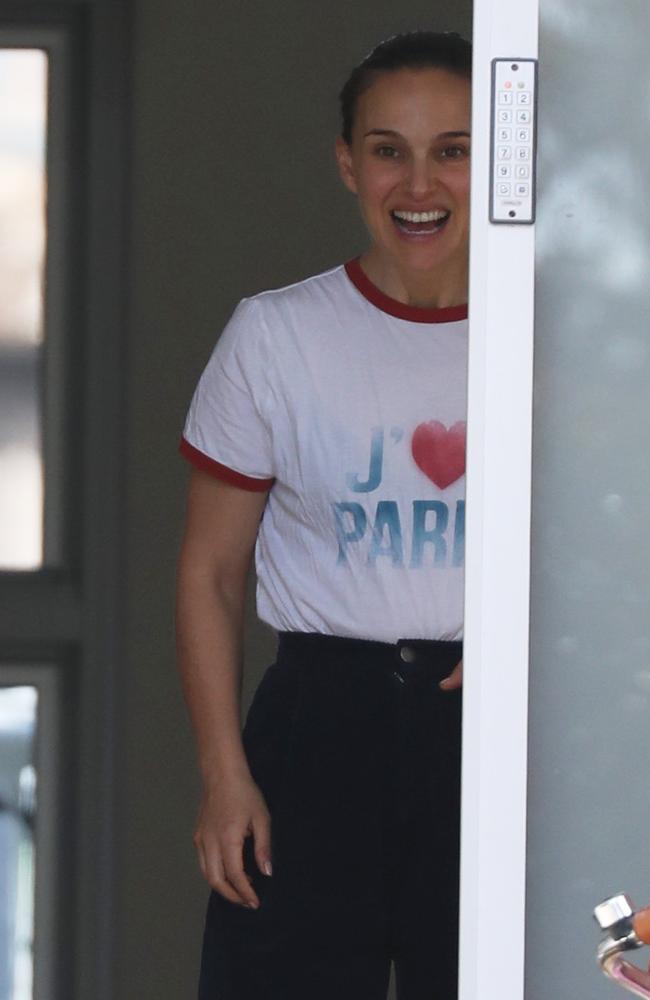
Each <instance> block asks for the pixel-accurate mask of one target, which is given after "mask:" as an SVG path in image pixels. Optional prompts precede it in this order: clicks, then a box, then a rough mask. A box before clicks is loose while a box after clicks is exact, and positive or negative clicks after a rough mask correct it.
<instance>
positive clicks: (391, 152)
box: [376, 146, 399, 160]
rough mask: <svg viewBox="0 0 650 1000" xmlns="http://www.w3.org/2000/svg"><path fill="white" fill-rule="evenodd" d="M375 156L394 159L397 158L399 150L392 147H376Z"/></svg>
mask: <svg viewBox="0 0 650 1000" xmlns="http://www.w3.org/2000/svg"><path fill="white" fill-rule="evenodd" d="M376 152H377V156H381V157H382V158H383V159H389V160H390V159H395V158H396V157H397V156H399V150H398V149H395V147H394V146H378V147H377V150H376Z"/></svg>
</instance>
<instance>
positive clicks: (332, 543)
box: [177, 32, 471, 1000]
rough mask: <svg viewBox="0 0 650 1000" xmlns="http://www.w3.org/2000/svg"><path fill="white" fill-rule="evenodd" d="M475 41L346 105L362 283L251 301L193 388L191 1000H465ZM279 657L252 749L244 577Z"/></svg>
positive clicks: (393, 47) (378, 55)
mask: <svg viewBox="0 0 650 1000" xmlns="http://www.w3.org/2000/svg"><path fill="white" fill-rule="evenodd" d="M470 66H471V55H470V46H469V43H467V42H466V41H464V40H463V39H461V38H460V37H459V36H457V35H453V34H442V35H439V34H434V33H430V32H414V33H411V34H408V35H402V36H396V37H393V38H391V39H389V40H388V41H386V42H384V43H382V44H381V45H379V46H378V47H377V48H376V49H375V50H374V51H373V52H372V53H371V54H370V55H369V56H368V57H366V59H365V60H364V61H363V62H362V63H361V64H360V66H359V67H357V68H356V69H355V70H354V71H353V73H352V74H351V77H350V79H349V80H348V82H347V84H346V85H345V87H344V88H343V90H342V92H341V109H342V115H343V127H342V134H341V136H340V137H339V138H338V140H337V143H336V156H337V161H338V166H339V170H340V174H341V177H342V180H343V183H344V184H345V185H346V187H347V188H349V190H350V191H352V192H353V193H354V194H355V195H356V196H357V199H358V203H359V208H360V210H361V213H362V215H363V218H364V220H365V223H366V226H367V228H368V232H369V234H370V246H369V248H368V250H367V251H366V252H365V253H363V254H362V255H361V257H360V258H359V259H357V260H355V261H351V262H348V263H347V264H346V265H345V266H340V267H336V268H333V269H332V270H330V271H327V272H325V273H324V274H320V275H316V276H315V277H312V278H308V279H306V280H305V281H301V282H298V283H297V284H295V285H291V286H289V287H288V288H283V289H279V290H274V291H269V292H263V293H261V294H259V295H255V296H253V297H251V298H249V299H244V300H243V301H242V302H240V304H239V305H238V306H237V308H236V310H235V312H234V315H233V317H232V319H231V320H230V322H229V323H228V325H227V327H226V329H225V330H224V332H223V334H222V336H221V338H220V340H219V343H218V345H217V347H216V348H215V351H214V353H213V355H212V357H211V359H210V361H209V363H208V365H207V368H206V370H205V371H204V373H203V375H202V377H201V380H200V382H199V385H198V387H197V389H196V392H195V395H194V398H193V400H192V404H191V407H190V412H189V415H188V418H187V422H186V425H185V431H184V437H183V442H182V445H181V450H182V452H183V454H184V455H185V456H186V457H187V458H188V459H189V460H190V461H191V462H192V463H193V465H194V467H195V468H194V469H193V470H192V476H191V482H190V488H189V499H188V511H187V524H186V531H185V536H184V541H183V545H182V551H181V557H180V564H179V587H178V615H177V617H178V640H179V665H180V670H181V674H182V678H183V684H184V690H185V695H186V699H187V702H188V705H189V709H190V714H191V717H192V722H193V726H194V729H195V733H196V739H197V744H198V757H199V763H200V768H201V772H202V776H203V781H204V792H203V798H202V803H201V809H200V813H199V818H198V822H197V827H196V832H195V844H196V847H197V851H198V855H199V861H200V865H201V868H202V871H203V874H204V876H205V878H206V879H207V881H208V883H209V884H210V886H211V887H212V890H213V891H212V893H211V896H210V902H209V907H208V914H207V919H206V928H205V936H204V945H203V958H202V967H201V984H200V991H199V995H200V998H201V1000H266V998H268V1000H294V998H296V1000H297V998H300V1000H326V998H327V1000H331V998H333V997H336V998H343V1000H348V998H349V1000H380V998H382V1000H383V998H384V997H385V996H386V990H387V984H388V976H389V967H390V962H391V960H393V961H394V962H395V970H396V981H397V989H398V996H399V998H400V1000H424V998H434V997H436V998H440V1000H451V998H453V997H454V996H455V994H456V962H457V926H456V925H457V894H458V817H459V747H460V707H461V705H460V683H461V655H462V645H461V641H460V637H461V634H462V596H463V594H462V588H463V565H462V564H463V542H464V461H465V455H464V445H465V406H466V400H465V392H466V386H465V382H466V347H467V343H466V340H467V323H466V317H467V308H466V302H467V281H468V274H467V269H468V223H469V148H470V136H469V131H470V83H469V77H470ZM254 549H255V555H256V569H257V577H258V590H257V605H258V614H259V616H260V617H261V618H262V620H264V621H266V622H268V623H269V624H270V625H271V626H273V627H274V628H275V629H276V630H277V631H278V633H279V646H278V656H277V661H276V663H275V664H274V665H273V666H271V667H270V668H269V669H268V670H267V672H266V674H265V675H264V677H263V679H262V681H261V683H260V685H259V687H258V689H257V691H256V694H255V697H254V700H253V703H252V705H251V708H250V710H249V713H248V716H247V720H246V725H245V727H244V733H243V735H242V734H240V724H239V697H240V684H241V661H242V620H243V607H244V593H245V586H246V578H247V574H248V571H249V565H250V561H251V557H252V553H253V550H254Z"/></svg>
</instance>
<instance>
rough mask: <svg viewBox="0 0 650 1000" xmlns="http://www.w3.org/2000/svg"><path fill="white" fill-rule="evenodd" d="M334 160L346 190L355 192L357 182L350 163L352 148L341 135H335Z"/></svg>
mask: <svg viewBox="0 0 650 1000" xmlns="http://www.w3.org/2000/svg"><path fill="white" fill-rule="evenodd" d="M336 162H337V164H338V168H339V174H340V176H341V180H342V181H343V183H344V184H345V186H346V188H347V189H348V191H352V193H353V194H356V193H357V182H356V178H355V176H354V167H353V165H352V150H351V149H350V147H349V146H348V144H347V142H346V141H345V139H344V138H343V136H341V135H339V136H337V137H336Z"/></svg>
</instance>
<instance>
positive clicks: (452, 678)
mask: <svg viewBox="0 0 650 1000" xmlns="http://www.w3.org/2000/svg"><path fill="white" fill-rule="evenodd" d="M462 683H463V661H462V660H461V661H460V662H459V663H457V664H456V666H455V667H454V669H453V670H452V672H451V673H450V674H449V677H445V679H444V681H440V684H439V687H441V688H442V690H443V691H455V690H457V688H459V687H460V686H461V685H462Z"/></svg>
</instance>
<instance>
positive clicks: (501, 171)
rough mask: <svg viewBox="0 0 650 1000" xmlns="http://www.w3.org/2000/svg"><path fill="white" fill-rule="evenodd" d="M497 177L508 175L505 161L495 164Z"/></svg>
mask: <svg viewBox="0 0 650 1000" xmlns="http://www.w3.org/2000/svg"><path fill="white" fill-rule="evenodd" d="M497 177H510V167H509V165H508V164H507V163H499V164H498V165H497Z"/></svg>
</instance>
